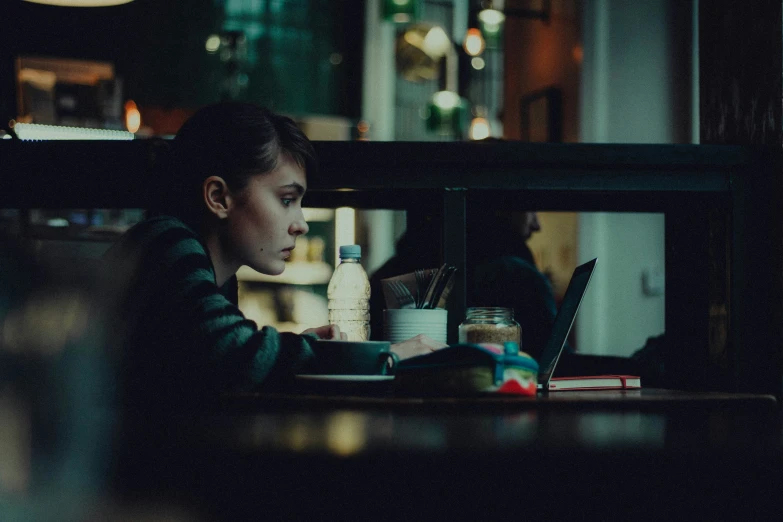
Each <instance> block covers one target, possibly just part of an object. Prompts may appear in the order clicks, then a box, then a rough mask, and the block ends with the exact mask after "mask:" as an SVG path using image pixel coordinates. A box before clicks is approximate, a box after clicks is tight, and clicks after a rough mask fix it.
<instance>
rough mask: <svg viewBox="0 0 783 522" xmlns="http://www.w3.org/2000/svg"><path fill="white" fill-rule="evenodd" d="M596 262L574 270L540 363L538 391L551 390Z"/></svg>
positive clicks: (594, 260)
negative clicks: (551, 380)
mask: <svg viewBox="0 0 783 522" xmlns="http://www.w3.org/2000/svg"><path fill="white" fill-rule="evenodd" d="M595 262H596V259H593V260H592V261H588V262H587V263H585V264H583V265H579V266H578V267H576V268H575V269H574V273H573V275H572V276H571V281H569V283H568V288H567V289H566V292H565V296H564V297H563V301H562V303H560V310H558V312H557V316H556V317H555V322H554V324H553V325H552V334H551V335H550V336H549V341H547V344H546V347H545V348H544V351H543V353H542V354H541V360H540V361H539V371H538V389H540V390H541V389H543V390H547V389H548V388H549V380H550V379H551V378H552V374H553V373H554V372H555V367H556V366H557V361H558V360H560V354H561V353H563V348H564V347H565V343H566V340H567V339H568V334H569V333H570V332H571V327H573V326H574V319H575V318H576V312H577V311H578V310H579V305H580V304H581V303H582V298H583V297H584V295H585V291H586V290H587V284H588V283H589V282H590V279H591V278H592V276H593V269H594V268H595Z"/></svg>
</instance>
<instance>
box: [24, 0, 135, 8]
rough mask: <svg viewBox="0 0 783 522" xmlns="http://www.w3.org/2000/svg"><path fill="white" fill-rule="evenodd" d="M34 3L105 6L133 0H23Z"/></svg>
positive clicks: (67, 5) (65, 5)
mask: <svg viewBox="0 0 783 522" xmlns="http://www.w3.org/2000/svg"><path fill="white" fill-rule="evenodd" d="M25 1H26V2H32V3H34V4H46V5H59V6H63V7H107V6H111V5H121V4H128V3H130V2H133V0H25Z"/></svg>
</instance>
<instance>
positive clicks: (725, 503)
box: [118, 389, 783, 520]
mask: <svg viewBox="0 0 783 522" xmlns="http://www.w3.org/2000/svg"><path fill="white" fill-rule="evenodd" d="M126 421H127V422H126V424H125V429H124V430H123V433H124V434H125V436H126V437H125V440H126V443H125V444H124V451H122V452H120V454H119V457H120V458H119V462H120V463H121V465H120V466H119V467H118V469H119V470H121V473H120V474H119V476H118V477H119V480H118V485H119V486H120V487H121V488H122V489H123V490H124V491H127V492H132V493H133V494H134V495H150V494H153V493H154V494H155V495H164V494H165V495H170V496H171V497H173V498H178V499H180V500H182V499H186V501H187V502H193V503H195V505H197V506H199V507H202V508H203V509H204V512H205V513H207V514H208V518H213V517H214V518H223V517H226V518H225V519H239V518H242V517H244V516H245V515H247V514H248V513H250V514H260V513H264V516H263V517H262V518H268V519H274V518H280V517H283V518H288V517H291V518H296V519H301V518H304V517H315V518H319V519H320V518H327V517H328V518H332V517H333V515H341V516H345V515H348V516H349V517H350V518H351V519H366V518H376V517H377V516H378V515H379V514H380V515H390V518H395V519H398V518H409V519H411V520H421V519H424V518H435V519H443V518H452V519H456V520H464V519H466V517H467V518H472V519H480V520H488V519H490V518H500V517H503V518H507V517H509V516H512V514H513V516H524V515H525V514H527V515H528V516H532V515H542V514H543V513H549V514H550V515H551V516H554V517H565V516H571V515H573V514H579V515H584V514H587V513H589V514H591V515H592V516H591V518H592V517H593V516H596V517H598V516H600V517H602V518H603V517H606V516H611V515H612V514H614V515H617V516H619V518H623V519H626V518H631V519H632V518H637V517H639V516H643V515H649V514H651V513H655V514H656V515H665V516H671V515H677V514H680V515H682V514H683V513H694V512H696V511H698V513H700V514H701V515H703V516H718V515H719V516H721V517H724V516H727V515H736V516H738V517H739V516H741V515H743V514H747V512H748V511H746V510H748V509H750V508H752V510H753V511H752V512H753V513H755V514H759V513H761V514H763V513H764V512H765V510H770V511H772V510H775V509H778V508H779V507H781V506H780V505H779V504H780V503H781V500H780V497H781V495H780V491H783V489H781V487H782V486H783V458H781V455H782V454H783V452H781V449H782V448H783V440H782V439H781V429H780V411H779V408H778V405H777V403H776V402H775V400H774V398H772V397H770V396H764V395H733V394H725V393H693V392H676V391H669V390H653V389H644V390H641V391H635V392H617V391H607V392H560V393H552V394H550V395H548V396H540V397H536V398H516V397H511V398H495V397H483V398H421V397H418V398H417V397H381V396H376V397H362V396H331V397H324V396H317V395H296V394H258V395H245V396H241V397H236V398H235V400H234V401H232V402H231V403H230V404H227V405H226V408H224V409H223V410H221V411H211V412H200V413H181V414H177V415H172V416H168V417H167V418H166V419H165V420H164V421H160V422H153V419H150V418H148V417H145V418H143V419H138V418H136V419H134V418H133V417H132V416H131V417H127V418H126ZM392 499H396V500H395V501H394V502H393V503H392V504H389V502H390V501H391V500H392ZM379 506H381V508H379ZM383 506H387V507H386V508H384V507H383ZM389 506H392V507H393V509H392V510H391V511H389V510H388V507H389ZM379 509H380V511H379ZM621 513H622V516H620V514H621ZM392 514H393V515H394V516H391V515H392ZM381 518H384V517H383V516H382V517H381ZM545 518H546V517H545ZM672 518H678V517H677V516H673V517H672Z"/></svg>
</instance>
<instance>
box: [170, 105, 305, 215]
mask: <svg viewBox="0 0 783 522" xmlns="http://www.w3.org/2000/svg"><path fill="white" fill-rule="evenodd" d="M281 154H288V155H289V156H290V157H291V158H292V159H293V160H294V161H295V162H296V163H297V165H299V166H300V167H301V168H302V169H303V170H304V171H305V175H306V176H308V177H309V178H311V179H312V177H313V176H314V175H316V174H317V169H318V166H317V158H316V154H315V150H314V149H313V145H312V144H311V143H310V140H309V139H308V138H307V136H305V134H304V133H303V132H302V131H301V130H300V129H299V127H297V125H296V123H295V122H294V121H293V120H292V119H291V118H289V117H287V116H283V115H281V114H277V113H275V112H272V111H271V110H269V109H267V108H265V107H260V106H258V105H255V104H252V103H245V102H221V103H216V104H213V105H207V106H205V107H203V108H201V109H199V110H198V111H196V113H195V114H194V115H193V116H191V117H190V118H189V119H188V120H187V121H186V122H185V123H184V124H183V125H182V127H181V128H180V130H179V132H177V135H176V136H175V137H174V140H173V141H172V144H171V153H170V155H169V160H168V162H167V169H166V170H167V171H168V177H169V180H170V182H171V184H170V188H171V189H172V191H171V193H170V194H169V197H168V198H167V199H169V201H168V202H167V203H170V204H167V205H166V206H167V207H168V209H167V210H168V211H169V213H172V214H175V215H176V217H179V218H181V219H183V220H185V221H186V222H187V223H188V224H190V225H192V226H195V225H196V224H197V223H198V222H199V220H200V219H201V217H202V213H203V212H204V208H203V204H202V202H201V185H202V183H203V182H204V180H205V179H206V178H208V177H209V176H213V175H215V176H220V177H222V178H223V179H224V180H225V181H226V184H227V185H228V186H229V188H230V189H231V190H235V191H240V190H242V189H244V188H245V186H246V185H247V183H248V181H249V179H250V177H251V176H253V175H258V174H265V173H268V172H271V171H272V170H274V169H275V167H276V166H277V164H278V161H279V160H280V156H281Z"/></svg>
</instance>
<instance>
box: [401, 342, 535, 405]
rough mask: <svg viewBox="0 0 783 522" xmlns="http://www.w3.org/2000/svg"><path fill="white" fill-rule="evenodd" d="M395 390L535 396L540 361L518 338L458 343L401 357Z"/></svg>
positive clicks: (421, 393) (427, 392) (436, 393)
mask: <svg viewBox="0 0 783 522" xmlns="http://www.w3.org/2000/svg"><path fill="white" fill-rule="evenodd" d="M394 380H395V383H394V387H395V391H396V392H397V393H400V394H403V395H405V394H410V395H475V394H482V393H492V394H509V395H525V396H531V397H532V396H535V395H536V385H537V384H538V363H537V362H536V360H535V359H533V358H532V357H531V356H530V355H528V354H526V353H525V352H519V345H518V344H517V343H514V342H507V343H504V344H503V345H500V344H492V343H486V344H457V345H453V346H449V347H448V348H443V349H441V350H437V351H435V352H432V353H429V354H426V355H419V356H417V357H411V358H410V359H405V360H403V361H401V362H400V363H399V364H398V366H397V369H396V371H395V379H394Z"/></svg>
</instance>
